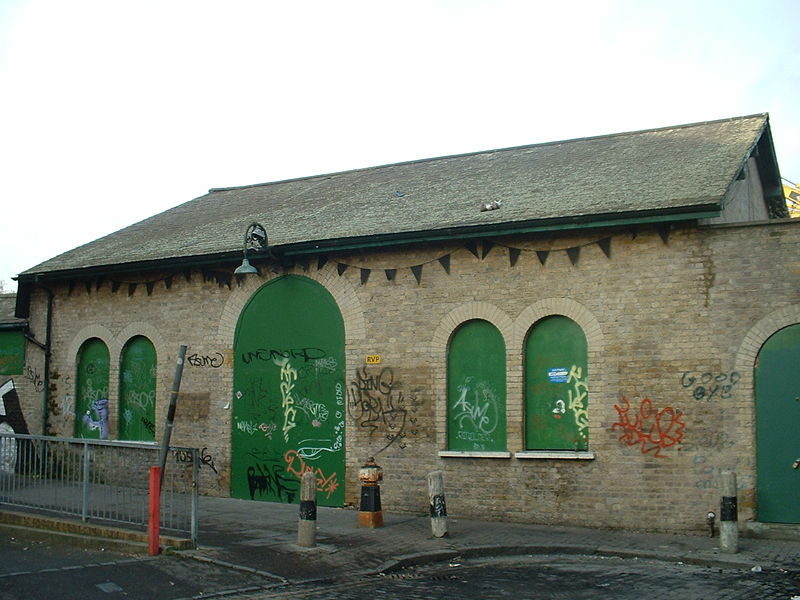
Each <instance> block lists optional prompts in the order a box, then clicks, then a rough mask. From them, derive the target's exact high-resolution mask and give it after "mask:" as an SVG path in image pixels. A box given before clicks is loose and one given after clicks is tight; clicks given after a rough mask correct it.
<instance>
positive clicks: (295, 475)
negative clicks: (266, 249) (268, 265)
mask: <svg viewBox="0 0 800 600" xmlns="http://www.w3.org/2000/svg"><path fill="white" fill-rule="evenodd" d="M344 367H345V364H344V322H343V320H342V317H341V313H340V312H339V308H338V307H337V305H336V302H335V300H334V299H333V297H332V296H331V295H330V293H329V292H328V291H327V290H326V289H325V288H324V287H322V286H321V285H320V284H318V283H316V282H315V281H313V280H311V279H308V278H306V277H300V276H294V275H289V276H285V277H281V278H278V279H275V280H273V281H271V282H269V283H267V284H266V285H264V286H263V287H262V288H261V289H259V290H258V291H257V292H256V293H255V294H254V295H253V297H252V298H251V299H250V301H249V302H248V304H247V306H246V307H245V308H244V310H243V311H242V314H241V316H240V318H239V323H238V325H237V329H236V339H235V341H234V376H233V379H234V386H233V388H234V398H233V428H232V434H231V436H232V440H231V442H232V459H231V460H232V476H231V495H233V496H234V497H237V498H249V499H253V500H269V501H275V502H297V501H299V490H300V478H301V476H302V475H303V473H305V472H308V471H311V472H313V473H314V474H315V475H316V478H317V499H318V502H319V503H320V504H322V505H327V506H341V505H342V504H343V503H344V440H345V419H344V414H345V410H346V408H345V398H344V393H345V392H344Z"/></svg>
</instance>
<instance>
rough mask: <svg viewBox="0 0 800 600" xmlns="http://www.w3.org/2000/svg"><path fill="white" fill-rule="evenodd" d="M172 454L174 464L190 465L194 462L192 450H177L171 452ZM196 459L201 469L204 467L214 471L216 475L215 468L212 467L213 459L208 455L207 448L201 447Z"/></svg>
mask: <svg viewBox="0 0 800 600" xmlns="http://www.w3.org/2000/svg"><path fill="white" fill-rule="evenodd" d="M172 453H173V456H174V457H175V462H178V463H190V462H193V461H194V454H193V451H192V450H183V449H177V450H173V451H172ZM197 458H198V463H199V465H200V466H201V467H202V466H206V467H208V468H209V469H211V470H212V471H214V473H217V467H216V466H215V465H214V457H213V456H212V455H211V454H209V452H208V448H207V447H203V449H202V450H200V454H199V455H198V457H197Z"/></svg>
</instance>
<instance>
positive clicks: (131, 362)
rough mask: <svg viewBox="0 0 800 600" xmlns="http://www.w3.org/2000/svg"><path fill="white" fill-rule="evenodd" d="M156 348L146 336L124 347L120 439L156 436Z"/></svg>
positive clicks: (135, 338)
mask: <svg viewBox="0 0 800 600" xmlns="http://www.w3.org/2000/svg"><path fill="white" fill-rule="evenodd" d="M157 364H158V362H157V360H156V349H155V347H154V346H153V344H152V343H151V342H150V340H148V339H147V338H146V337H142V336H136V337H134V338H131V339H130V340H129V341H128V343H127V344H126V345H125V348H124V349H123V350H122V360H121V362H120V380H119V439H121V440H135V441H143V442H151V441H154V440H155V439H156V426H155V422H156V365H157Z"/></svg>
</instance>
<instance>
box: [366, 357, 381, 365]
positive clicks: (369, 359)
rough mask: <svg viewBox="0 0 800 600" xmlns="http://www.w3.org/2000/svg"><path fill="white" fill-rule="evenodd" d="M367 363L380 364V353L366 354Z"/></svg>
mask: <svg viewBox="0 0 800 600" xmlns="http://www.w3.org/2000/svg"><path fill="white" fill-rule="evenodd" d="M367 364H368V365H379V364H381V355H380V354H367Z"/></svg>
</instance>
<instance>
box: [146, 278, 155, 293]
mask: <svg viewBox="0 0 800 600" xmlns="http://www.w3.org/2000/svg"><path fill="white" fill-rule="evenodd" d="M155 284H156V282H155V281H148V282H147V283H145V284H144V285H145V287H147V295H148V296H152V295H153V286H155Z"/></svg>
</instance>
